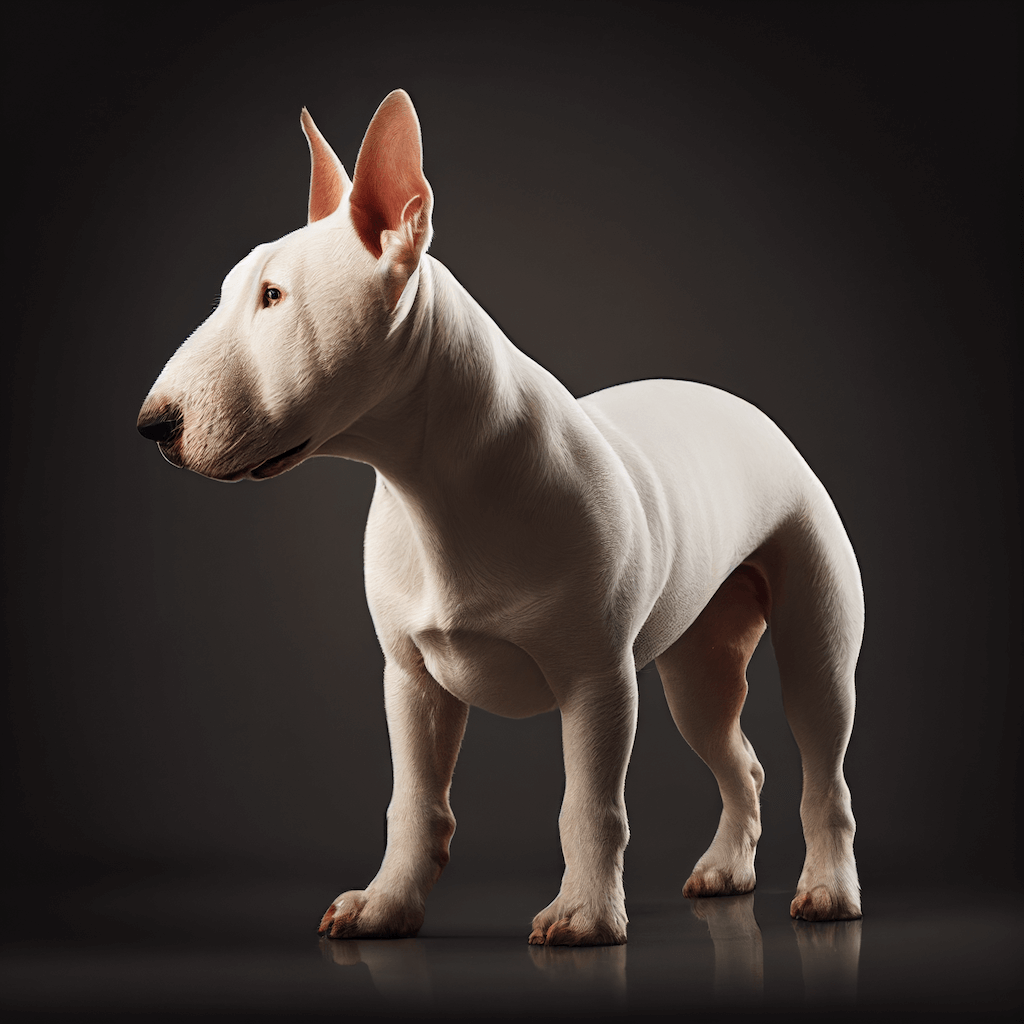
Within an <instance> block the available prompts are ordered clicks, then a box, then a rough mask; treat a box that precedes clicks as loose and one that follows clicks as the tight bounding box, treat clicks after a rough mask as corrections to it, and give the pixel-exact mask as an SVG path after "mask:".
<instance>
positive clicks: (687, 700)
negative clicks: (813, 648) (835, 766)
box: [655, 565, 768, 897]
mask: <svg viewBox="0 0 1024 1024" xmlns="http://www.w3.org/2000/svg"><path fill="white" fill-rule="evenodd" d="M767 603H768V597H767V586H766V584H765V582H764V578H763V577H762V576H761V575H760V573H759V572H758V571H757V570H756V569H754V568H753V567H751V566H746V565H743V566H740V567H739V568H738V569H737V570H736V571H735V572H734V573H733V574H732V575H731V576H730V577H729V578H728V579H727V580H726V581H725V583H723V584H722V586H721V587H720V588H719V589H718V592H717V593H716V594H715V596H714V597H713V598H712V599H711V601H710V603H709V604H708V605H707V607H706V608H705V609H704V610H703V611H702V612H701V614H700V615H699V616H698V618H697V620H696V621H695V622H694V623H693V625H692V626H690V628H689V629H688V630H687V631H686V632H685V633H684V634H683V635H682V636H681V637H680V638H679V639H678V640H677V641H676V642H675V643H674V644H673V645H672V646H671V647H670V648H669V649H668V650H667V651H666V652H665V653H664V654H662V655H661V657H659V658H657V659H656V661H655V664H656V665H657V666H658V672H659V673H660V674H661V680H662V684H663V685H664V687H665V696H666V698H667V699H668V706H669V709H670V710H671V712H672V717H673V719H675V723H676V726H677V727H678V729H679V731H680V733H682V735H683V738H684V739H685V740H686V742H687V743H689V744H690V746H691V747H692V748H693V749H694V751H695V752H696V753H697V754H698V755H699V756H700V758H701V759H702V760H703V761H704V763H705V764H706V765H707V766H708V767H709V768H710V769H711V771H712V772H713V773H714V775H715V779H716V781H717V782H718V788H719V790H720V792H721V794H722V817H721V820H720V822H719V825H718V831H717V832H716V833H715V838H714V841H713V842H712V843H711V846H710V847H709V848H708V850H707V852H706V853H705V854H704V856H703V857H701V859H700V860H699V861H698V862H697V864H696V866H695V867H694V869H693V873H692V874H691V875H690V877H689V879H688V880H687V882H686V885H685V886H684V887H683V895H684V896H688V897H696V896H728V895H731V894H733V893H744V892H750V891H751V890H752V889H753V888H754V853H755V850H756V849H757V841H758V839H760V837H761V809H760V803H759V800H760V793H761V786H762V784H763V783H764V770H763V769H762V767H761V765H760V764H759V763H758V760H757V757H756V756H755V755H754V749H753V747H751V745H750V743H749V741H748V740H747V738H746V736H744V735H743V733H742V731H741V730H740V712H741V711H742V710H743V703H744V701H745V700H746V697H747V679H746V670H747V664H748V663H749V661H750V657H751V655H752V654H753V653H754V648H755V647H757V643H758V641H759V640H760V639H761V636H762V634H763V633H764V631H765V616H766V613H767Z"/></svg>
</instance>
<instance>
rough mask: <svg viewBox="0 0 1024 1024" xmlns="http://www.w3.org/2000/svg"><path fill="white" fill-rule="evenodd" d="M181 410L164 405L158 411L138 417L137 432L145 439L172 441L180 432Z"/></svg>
mask: <svg viewBox="0 0 1024 1024" xmlns="http://www.w3.org/2000/svg"><path fill="white" fill-rule="evenodd" d="M181 421H182V415H181V410H180V409H178V408H176V407H175V406H173V405H172V406H164V408H162V409H160V410H159V411H157V412H155V413H152V414H150V415H147V416H140V417H139V433H140V434H141V435H142V436H143V437H144V438H146V440H147V441H163V442H166V441H173V440H174V438H176V437H177V436H178V434H179V433H181Z"/></svg>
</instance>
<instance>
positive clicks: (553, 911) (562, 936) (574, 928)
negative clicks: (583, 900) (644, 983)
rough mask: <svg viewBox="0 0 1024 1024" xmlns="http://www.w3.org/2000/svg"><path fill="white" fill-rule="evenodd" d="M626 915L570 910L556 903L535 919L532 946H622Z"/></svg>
mask: <svg viewBox="0 0 1024 1024" xmlns="http://www.w3.org/2000/svg"><path fill="white" fill-rule="evenodd" d="M626 924H627V918H626V911H625V908H624V907H623V908H622V909H620V910H617V911H611V910H610V909H605V910H603V911H597V910H595V909H593V908H590V907H575V908H571V907H569V906H568V905H563V904H562V901H561V900H555V902H554V903H552V904H551V906H549V907H547V908H546V909H544V910H542V911H541V912H540V913H539V914H538V915H537V916H536V917H535V918H534V919H533V931H532V932H530V938H529V940H528V941H529V943H530V945H531V946H621V945H622V944H623V943H624V942H625V941H626Z"/></svg>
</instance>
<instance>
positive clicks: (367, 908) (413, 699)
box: [319, 659, 469, 939]
mask: <svg viewBox="0 0 1024 1024" xmlns="http://www.w3.org/2000/svg"><path fill="white" fill-rule="evenodd" d="M384 707H385V711H386V713H387V719H388V734H389V735H390V737H391V761H392V765H393V768H394V790H393V793H392V797H391V803H390V805H389V806H388V818H387V820H388V844H387V851H386V852H385V854H384V861H383V863H382V864H381V866H380V870H379V871H378V872H377V876H376V877H375V878H374V880H373V881H372V882H371V883H370V884H369V885H368V886H367V887H366V889H365V890H353V891H351V892H345V893H342V894H341V895H340V896H339V897H338V898H337V899H336V900H335V901H334V902H333V903H332V904H331V906H330V907H329V908H328V909H327V913H326V914H324V916H323V920H322V921H321V922H320V929H319V931H320V934H321V935H329V936H330V938H332V939H354V938H365V939H370V938H373V939H397V938H406V937H408V936H411V935H415V934H416V933H417V932H418V931H419V929H420V926H421V925H422V924H423V912H424V906H425V904H426V899H427V894H428V893H429V892H430V890H431V889H432V888H433V886H434V883H435V882H436V881H437V879H438V878H439V877H440V874H441V871H442V869H443V868H444V866H445V864H447V863H448V843H449V841H450V840H451V837H452V835H453V834H454V832H455V816H454V815H453V814H452V809H451V804H450V803H449V792H450V789H451V782H452V773H453V772H454V771H455V761H456V758H457V757H458V755H459V746H460V745H461V743H462V736H463V733H464V732H465V730H466V717H467V715H468V713H469V706H468V705H467V704H464V703H463V702H462V701H460V700H458V699H457V698H455V697H453V696H452V695H451V694H450V693H448V691H447V690H444V689H443V688H442V687H441V686H439V685H438V684H437V683H436V682H435V681H434V679H433V678H431V676H430V675H429V674H428V673H427V671H426V669H424V668H423V666H422V664H420V665H418V666H416V665H415V664H414V665H413V667H411V668H406V667H403V666H402V665H399V664H398V663H397V662H395V661H392V660H391V659H389V660H388V662H387V664H386V665H385V668H384Z"/></svg>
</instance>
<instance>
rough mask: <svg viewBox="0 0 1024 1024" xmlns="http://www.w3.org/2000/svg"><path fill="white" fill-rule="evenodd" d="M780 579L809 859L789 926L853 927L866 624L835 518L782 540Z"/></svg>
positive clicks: (778, 646) (779, 652)
mask: <svg viewBox="0 0 1024 1024" xmlns="http://www.w3.org/2000/svg"><path fill="white" fill-rule="evenodd" d="M783 543H784V544H785V546H786V549H785V553H784V556H783V558H782V560H781V561H782V565H783V566H784V568H783V573H784V580H783V583H782V586H780V587H779V588H778V591H779V596H780V599H779V600H776V601H775V602H774V604H773V607H772V615H771V627H772V633H771V636H772V644H773V646H774V648H775V656H776V659H777V661H778V664H779V677H780V679H781V681H782V699H783V706H784V707H785V711H786V717H787V719H788V720H789V725H790V728H791V729H792V730H793V736H794V737H795V738H796V742H797V746H798V747H799V748H800V759H801V762H802V764H803V796H802V798H801V801H800V818H801V821H802V823H803V829H804V840H805V842H806V844H807V856H806V859H805V861H804V867H803V871H802V873H801V875H800V880H799V881H798V882H797V891H796V897H795V898H794V900H793V903H792V905H791V907H790V913H791V914H792V916H793V917H795V918H802V919H804V920H806V921H841V920H850V919H853V918H858V917H860V916H861V909H860V885H859V883H858V879H857V865H856V861H855V860H854V855H853V836H854V830H855V827H856V825H855V822H854V819H853V810H852V807H851V802H850V790H849V787H848V786H847V784H846V779H845V777H844V775H843V760H844V758H845V756H846V747H847V744H848V743H849V741H850V735H851V733H852V731H853V715H854V704H855V696H854V668H855V666H856V662H857V655H858V653H859V651H860V642H861V635H862V633H863V624H864V605H863V594H862V591H861V583H860V573H859V571H858V569H857V563H856V561H855V559H854V556H853V551H852V549H851V548H850V545H849V541H848V540H847V539H846V535H845V532H844V531H843V529H842V526H841V525H840V524H839V519H838V516H836V515H835V514H834V513H831V512H826V513H824V514H821V515H820V517H819V519H818V521H817V522H815V523H814V524H813V527H811V528H809V529H807V532H805V533H804V535H803V536H802V537H799V538H797V539H795V540H791V541H784V542H783Z"/></svg>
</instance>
